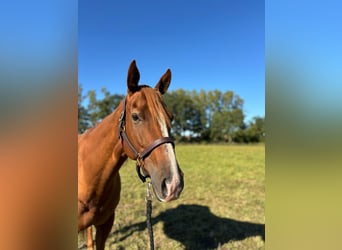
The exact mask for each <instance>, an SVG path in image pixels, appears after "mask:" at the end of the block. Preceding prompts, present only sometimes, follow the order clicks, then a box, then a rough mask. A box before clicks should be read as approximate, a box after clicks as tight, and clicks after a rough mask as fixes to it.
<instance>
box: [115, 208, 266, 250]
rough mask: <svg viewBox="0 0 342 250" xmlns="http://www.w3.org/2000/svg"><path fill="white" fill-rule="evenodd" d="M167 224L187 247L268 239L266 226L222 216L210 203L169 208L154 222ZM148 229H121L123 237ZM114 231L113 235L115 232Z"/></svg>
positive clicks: (141, 226)
mask: <svg viewBox="0 0 342 250" xmlns="http://www.w3.org/2000/svg"><path fill="white" fill-rule="evenodd" d="M160 221H161V222H163V223H164V233H165V234H166V235H167V236H168V237H170V238H172V239H174V240H176V241H178V242H180V243H182V244H183V245H184V246H185V247H186V249H213V248H217V247H218V246H219V245H223V244H225V243H227V242H229V241H238V240H243V239H245V238H248V237H252V236H260V237H261V238H262V239H263V241H265V225H264V224H256V223H250V222H243V221H237V220H232V219H227V218H222V217H218V216H216V215H214V214H213V213H211V212H210V210H209V208H208V207H207V206H200V205H179V206H178V207H176V208H173V209H169V210H166V211H165V212H162V213H160V214H159V215H158V216H157V217H154V218H152V223H153V224H156V223H158V222H160ZM145 229H146V222H141V223H137V224H134V225H131V226H126V227H124V228H122V229H121V230H120V233H122V234H124V236H123V237H121V239H120V241H121V240H124V239H126V238H127V237H129V236H130V235H131V234H133V232H136V231H143V230H145ZM116 233H117V232H114V233H113V234H112V235H115V234H116Z"/></svg>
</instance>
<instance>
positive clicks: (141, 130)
mask: <svg viewBox="0 0 342 250" xmlns="http://www.w3.org/2000/svg"><path fill="white" fill-rule="evenodd" d="M139 78H140V74H139V71H138V68H137V66H136V63H135V61H132V63H131V64H130V67H129V69H128V76H127V87H128V91H127V96H126V98H125V99H124V100H123V101H122V102H121V103H120V104H119V106H118V108H117V109H116V110H115V111H114V112H113V113H111V114H110V115H108V116H107V117H106V118H104V119H103V120H102V121H101V122H100V123H99V124H97V125H96V126H95V127H93V128H91V129H89V130H87V131H86V132H84V133H83V134H82V135H79V137H78V232H80V231H82V230H84V229H86V228H88V247H89V248H91V249H93V241H92V237H91V236H92V235H91V226H92V225H94V226H95V228H96V237H95V243H96V249H97V250H103V249H104V247H105V241H106V239H107V237H108V235H109V233H110V231H111V228H112V225H113V223H114V216H115V208H116V206H117V205H118V203H119V200H120V189H121V184H120V176H119V169H120V167H121V166H122V164H123V163H124V162H125V161H126V159H127V158H128V157H129V158H130V159H132V160H136V161H137V167H140V168H141V171H142V173H141V172H140V170H139V171H138V173H139V176H140V177H141V179H142V180H144V179H145V178H146V177H149V178H150V179H151V183H152V187H153V190H154V193H155V195H156V197H157V199H158V200H159V201H165V202H167V201H171V200H174V199H177V198H178V197H179V195H180V193H181V192H182V190H183V186H184V183H183V173H182V171H181V169H180V167H179V165H178V162H177V159H176V156H175V150H174V143H173V140H172V139H171V138H170V137H169V132H170V129H171V121H172V114H171V112H170V111H169V110H168V109H167V107H166V105H165V104H164V102H163V101H162V95H163V94H164V93H165V92H166V91H167V89H168V87H169V85H170V81H171V71H170V70H167V71H166V73H165V74H164V75H163V76H162V77H161V78H160V80H159V82H158V83H157V85H156V86H155V88H151V87H149V86H146V85H138V82H139ZM89 238H90V239H89Z"/></svg>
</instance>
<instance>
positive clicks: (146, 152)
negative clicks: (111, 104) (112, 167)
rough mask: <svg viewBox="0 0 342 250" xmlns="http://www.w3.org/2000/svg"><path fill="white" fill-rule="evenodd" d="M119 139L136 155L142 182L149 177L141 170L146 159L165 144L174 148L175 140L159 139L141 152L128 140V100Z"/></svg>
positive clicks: (121, 121)
mask: <svg viewBox="0 0 342 250" xmlns="http://www.w3.org/2000/svg"><path fill="white" fill-rule="evenodd" d="M119 122H120V123H119V138H121V140H122V143H124V142H126V143H127V145H128V147H129V148H130V150H131V151H132V152H133V153H134V155H135V157H134V158H135V159H134V160H136V170H137V173H138V176H139V178H140V180H141V181H142V182H145V181H146V178H147V177H149V176H144V175H143V174H142V173H141V171H140V168H141V167H143V165H144V159H145V158H146V157H147V156H148V155H149V154H150V153H151V152H152V151H153V150H154V149H155V148H157V147H158V146H160V145H162V144H165V143H171V144H172V146H173V147H174V146H175V144H174V140H173V139H172V138H171V137H162V138H159V139H157V140H155V141H153V142H152V143H150V144H149V145H148V146H147V147H146V148H144V150H143V151H141V152H139V151H138V150H137V149H136V148H135V147H134V145H133V144H132V142H131V141H130V140H129V139H128V136H127V133H126V98H125V99H124V101H123V111H122V112H121V114H120V120H119Z"/></svg>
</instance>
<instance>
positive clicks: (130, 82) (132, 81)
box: [127, 60, 140, 94]
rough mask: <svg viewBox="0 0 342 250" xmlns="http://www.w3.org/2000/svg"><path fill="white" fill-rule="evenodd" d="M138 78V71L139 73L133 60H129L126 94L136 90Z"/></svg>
mask: <svg viewBox="0 0 342 250" xmlns="http://www.w3.org/2000/svg"><path fill="white" fill-rule="evenodd" d="M139 79H140V73H139V70H138V67H137V65H136V62H135V60H133V61H132V62H131V65H129V69H128V74H127V88H128V94H133V93H134V92H135V91H137V90H138V83H139Z"/></svg>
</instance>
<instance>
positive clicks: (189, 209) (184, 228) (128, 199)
mask: <svg viewBox="0 0 342 250" xmlns="http://www.w3.org/2000/svg"><path fill="white" fill-rule="evenodd" d="M176 154H177V159H178V161H179V164H180V166H181V168H182V170H183V172H184V175H185V176H184V178H185V179H184V180H185V188H184V190H183V193H182V195H181V197H180V199H179V200H177V201H172V202H170V203H160V202H158V201H157V200H156V199H154V200H153V214H152V218H153V219H152V223H153V230H154V241H155V248H156V249H264V248H265V242H264V240H265V239H264V237H265V214H264V203H265V147H264V145H247V146H246V145H177V147H176ZM120 173H121V177H122V178H121V180H122V192H121V201H120V204H119V206H118V208H117V210H116V219H115V223H114V226H113V229H112V232H111V234H110V236H109V238H108V239H107V246H106V249H148V243H149V238H148V232H147V229H146V217H145V211H146V207H145V206H146V205H145V201H144V197H145V190H146V188H145V185H144V184H142V183H141V182H140V180H139V179H138V177H137V175H136V173H135V167H134V162H132V161H129V162H128V163H126V164H125V165H124V166H123V167H122V169H121V170H120Z"/></svg>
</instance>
